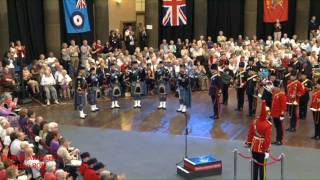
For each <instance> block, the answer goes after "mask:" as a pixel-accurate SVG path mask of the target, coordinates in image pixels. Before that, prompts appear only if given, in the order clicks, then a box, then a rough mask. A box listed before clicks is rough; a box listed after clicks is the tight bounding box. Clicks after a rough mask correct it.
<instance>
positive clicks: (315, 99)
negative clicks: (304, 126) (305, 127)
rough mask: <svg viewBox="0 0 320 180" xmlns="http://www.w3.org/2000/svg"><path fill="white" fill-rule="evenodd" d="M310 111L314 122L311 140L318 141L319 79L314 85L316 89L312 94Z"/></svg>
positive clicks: (319, 113)
mask: <svg viewBox="0 0 320 180" xmlns="http://www.w3.org/2000/svg"><path fill="white" fill-rule="evenodd" d="M310 110H311V111H312V115H313V121H314V136H313V137H312V139H315V140H319V139H320V121H319V120H320V79H318V81H317V84H316V89H315V91H314V92H313V94H312V99H311V104H310Z"/></svg>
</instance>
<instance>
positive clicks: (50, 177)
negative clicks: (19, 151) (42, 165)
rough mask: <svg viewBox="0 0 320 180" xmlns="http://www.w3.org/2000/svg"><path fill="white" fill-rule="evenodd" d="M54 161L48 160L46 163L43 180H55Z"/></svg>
mask: <svg viewBox="0 0 320 180" xmlns="http://www.w3.org/2000/svg"><path fill="white" fill-rule="evenodd" d="M55 171H56V162H54V161H49V162H47V163H46V173H45V174H44V180H56V179H57V178H56V175H55Z"/></svg>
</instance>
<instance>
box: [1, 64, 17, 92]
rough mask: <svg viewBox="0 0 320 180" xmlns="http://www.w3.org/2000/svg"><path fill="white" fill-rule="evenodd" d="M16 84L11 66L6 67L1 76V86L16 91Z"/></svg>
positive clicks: (7, 90)
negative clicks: (10, 69)
mask: <svg viewBox="0 0 320 180" xmlns="http://www.w3.org/2000/svg"><path fill="white" fill-rule="evenodd" d="M16 85H17V84H16V81H15V79H14V77H13V74H12V72H10V71H9V68H7V67H5V68H4V69H3V73H2V77H1V86H3V88H4V91H6V92H15V91H16Z"/></svg>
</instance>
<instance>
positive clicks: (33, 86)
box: [22, 66, 40, 94]
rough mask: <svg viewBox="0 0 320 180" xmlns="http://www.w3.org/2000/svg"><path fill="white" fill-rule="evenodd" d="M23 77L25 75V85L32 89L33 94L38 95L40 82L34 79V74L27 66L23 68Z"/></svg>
mask: <svg viewBox="0 0 320 180" xmlns="http://www.w3.org/2000/svg"><path fill="white" fill-rule="evenodd" d="M22 75H23V80H24V81H25V83H24V84H25V85H28V86H30V87H31V90H32V93H33V94H38V93H39V92H40V90H39V83H38V81H36V80H34V79H33V78H32V74H31V72H30V70H29V69H28V67H27V66H26V67H24V68H23V72H22Z"/></svg>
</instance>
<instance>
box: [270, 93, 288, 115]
mask: <svg viewBox="0 0 320 180" xmlns="http://www.w3.org/2000/svg"><path fill="white" fill-rule="evenodd" d="M286 103H287V97H286V95H285V93H284V92H283V91H280V92H272V106H271V107H272V108H271V116H272V117H273V118H278V117H280V116H281V115H283V114H284V113H285V112H286V109H287V104H286Z"/></svg>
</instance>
